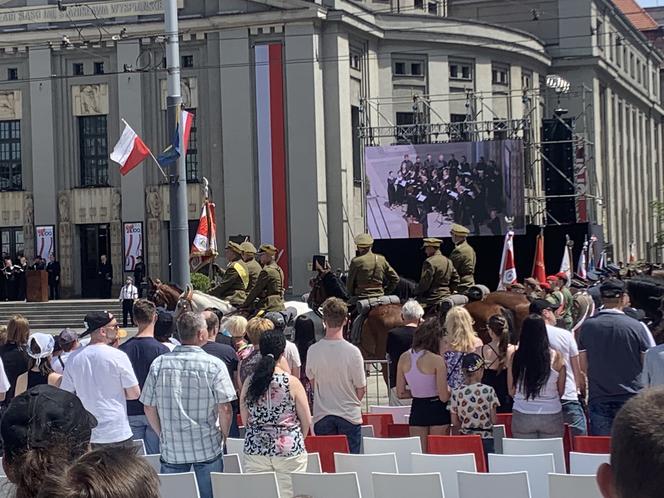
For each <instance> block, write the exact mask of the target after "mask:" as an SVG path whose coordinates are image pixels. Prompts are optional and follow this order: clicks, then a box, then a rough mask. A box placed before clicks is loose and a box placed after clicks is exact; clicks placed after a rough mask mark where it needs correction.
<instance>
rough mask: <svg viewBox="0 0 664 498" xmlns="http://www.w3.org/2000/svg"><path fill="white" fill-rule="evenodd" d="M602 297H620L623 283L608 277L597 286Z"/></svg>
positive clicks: (622, 292) (623, 290) (623, 287)
mask: <svg viewBox="0 0 664 498" xmlns="http://www.w3.org/2000/svg"><path fill="white" fill-rule="evenodd" d="M599 293H600V294H601V296H602V297H620V296H621V295H623V294H624V293H625V284H624V283H623V281H622V280H618V279H617V278H609V279H608V280H605V281H604V282H602V284H601V285H600V286H599Z"/></svg>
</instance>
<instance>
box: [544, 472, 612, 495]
mask: <svg viewBox="0 0 664 498" xmlns="http://www.w3.org/2000/svg"><path fill="white" fill-rule="evenodd" d="M549 498H602V493H600V491H599V486H598V485H597V480H596V478H595V476H594V475H583V476H581V475H574V474H549Z"/></svg>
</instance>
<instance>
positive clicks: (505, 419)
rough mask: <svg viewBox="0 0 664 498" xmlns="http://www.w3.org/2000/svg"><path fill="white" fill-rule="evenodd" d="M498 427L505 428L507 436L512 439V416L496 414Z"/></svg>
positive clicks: (509, 414)
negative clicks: (502, 426)
mask: <svg viewBox="0 0 664 498" xmlns="http://www.w3.org/2000/svg"><path fill="white" fill-rule="evenodd" d="M496 425H504V426H505V436H507V437H512V414H511V413H496Z"/></svg>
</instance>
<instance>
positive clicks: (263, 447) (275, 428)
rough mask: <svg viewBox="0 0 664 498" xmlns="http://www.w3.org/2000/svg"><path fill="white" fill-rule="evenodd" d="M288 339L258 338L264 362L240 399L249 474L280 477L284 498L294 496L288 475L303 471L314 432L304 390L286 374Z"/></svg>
mask: <svg viewBox="0 0 664 498" xmlns="http://www.w3.org/2000/svg"><path fill="white" fill-rule="evenodd" d="M285 349H286V338H285V337H284V334H283V333H282V332H280V331H275V330H271V331H268V332H265V333H264V334H263V335H262V336H261V338H260V354H261V358H260V360H259V362H258V363H257V365H256V367H255V369H254V370H253V374H252V375H251V376H250V377H249V378H247V381H246V382H245V383H244V386H243V388H242V394H241V395H240V413H241V414H242V420H244V421H245V424H246V430H247V432H246V435H245V438H244V467H245V471H246V472H250V473H251V472H276V474H277V482H278V483H279V490H280V494H281V496H282V497H284V498H291V497H292V496H293V486H292V483H291V478H290V474H291V473H293V472H305V471H306V468H307V454H306V450H305V448H304V436H306V435H307V434H308V433H309V428H310V427H311V412H310V411H309V403H308V401H307V395H306V393H305V391H304V387H302V384H301V383H300V381H299V380H298V379H297V378H296V377H294V376H292V375H290V374H289V373H287V368H288V367H287V365H286V360H285V358H284V351H285Z"/></svg>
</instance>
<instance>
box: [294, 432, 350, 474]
mask: <svg viewBox="0 0 664 498" xmlns="http://www.w3.org/2000/svg"><path fill="white" fill-rule="evenodd" d="M304 446H305V447H306V448H307V452H308V453H318V456H319V458H320V464H321V468H322V469H323V472H335V467H334V454H335V453H348V452H349V449H348V439H346V436H307V437H306V438H304Z"/></svg>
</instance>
